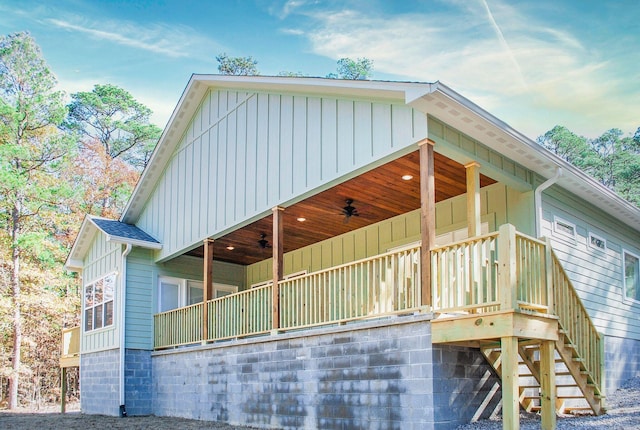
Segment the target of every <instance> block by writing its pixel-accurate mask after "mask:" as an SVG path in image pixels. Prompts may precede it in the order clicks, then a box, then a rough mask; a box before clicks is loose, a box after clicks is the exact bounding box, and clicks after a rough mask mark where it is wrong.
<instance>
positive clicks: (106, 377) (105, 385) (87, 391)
mask: <svg viewBox="0 0 640 430" xmlns="http://www.w3.org/2000/svg"><path fill="white" fill-rule="evenodd" d="M118 351H119V350H118V349H111V350H108V351H100V352H92V353H85V354H82V356H81V363H80V408H81V410H82V412H83V413H85V414H99V415H111V416H118V415H119V414H120V403H119V368H118V363H119V358H120V356H119V352H118Z"/></svg>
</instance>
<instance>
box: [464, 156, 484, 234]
mask: <svg viewBox="0 0 640 430" xmlns="http://www.w3.org/2000/svg"><path fill="white" fill-rule="evenodd" d="M464 168H465V169H466V173H467V227H468V229H469V237H474V236H478V235H479V234H481V233H482V224H481V219H480V164H479V163H477V162H475V161H472V162H471V163H467V164H465V165H464Z"/></svg>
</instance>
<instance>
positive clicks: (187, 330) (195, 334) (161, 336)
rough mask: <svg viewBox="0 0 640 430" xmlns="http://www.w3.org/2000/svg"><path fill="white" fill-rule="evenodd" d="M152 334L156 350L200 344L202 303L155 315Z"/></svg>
mask: <svg viewBox="0 0 640 430" xmlns="http://www.w3.org/2000/svg"><path fill="white" fill-rule="evenodd" d="M154 334H155V335H154V344H155V346H156V348H157V347H158V346H159V345H160V346H180V345H188V344H194V343H199V342H202V303H196V304H195V305H191V306H187V307H184V308H178V309H172V310H170V311H167V312H162V313H160V314H156V315H155V316H154Z"/></svg>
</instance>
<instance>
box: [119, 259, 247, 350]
mask: <svg viewBox="0 0 640 430" xmlns="http://www.w3.org/2000/svg"><path fill="white" fill-rule="evenodd" d="M161 276H169V277H173V278H180V279H189V280H194V281H202V276H203V267H202V259H201V258H197V257H190V256H180V257H178V258H174V259H172V260H170V261H167V262H165V263H155V262H154V258H153V251H151V250H147V249H140V248H134V249H133V251H132V252H131V254H129V256H127V308H126V321H127V322H126V326H127V332H126V336H125V339H126V340H125V344H126V347H127V348H131V349H145V350H152V349H153V315H154V314H156V313H157V312H158V279H159V278H160V277H161ZM213 281H214V283H219V284H226V285H235V286H237V287H238V289H239V290H242V289H243V288H244V286H245V270H244V267H243V266H239V265H236V264H230V263H225V262H221V261H214V265H213Z"/></svg>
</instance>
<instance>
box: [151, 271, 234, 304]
mask: <svg viewBox="0 0 640 430" xmlns="http://www.w3.org/2000/svg"><path fill="white" fill-rule="evenodd" d="M202 285H203V284H202V281H193V280H190V279H181V278H170V277H167V276H162V277H160V279H159V282H158V292H159V294H158V311H159V312H166V311H170V310H172V309H176V308H181V307H184V306H189V305H194V304H196V303H201V302H202V299H203V297H204V290H203V287H202ZM237 292H238V287H236V286H234V285H225V284H213V298H214V299H218V298H220V297H224V296H226V295H229V294H233V293H237Z"/></svg>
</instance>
